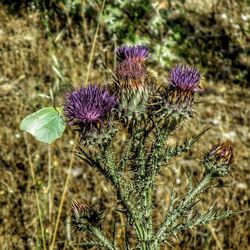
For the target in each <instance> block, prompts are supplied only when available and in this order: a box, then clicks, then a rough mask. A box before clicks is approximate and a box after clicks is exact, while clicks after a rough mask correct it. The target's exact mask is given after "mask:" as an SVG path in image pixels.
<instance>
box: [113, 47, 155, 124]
mask: <svg viewBox="0 0 250 250" xmlns="http://www.w3.org/2000/svg"><path fill="white" fill-rule="evenodd" d="M148 54H149V51H148V49H147V48H146V47H144V46H141V45H137V46H126V45H124V46H121V47H120V48H118V49H117V56H118V59H119V62H118V64H117V67H116V71H115V74H114V81H115V85H116V93H117V95H118V96H119V101H120V102H119V107H120V111H121V116H122V117H124V115H125V116H126V119H128V120H130V119H131V117H133V116H136V117H138V115H139V114H142V113H144V112H145V109H146V103H147V100H148V96H149V88H150V87H151V86H150V77H149V74H148V71H147V69H146V66H145V64H144V61H145V60H146V59H147V58H148Z"/></svg>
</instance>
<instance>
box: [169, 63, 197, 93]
mask: <svg viewBox="0 0 250 250" xmlns="http://www.w3.org/2000/svg"><path fill="white" fill-rule="evenodd" d="M200 79H201V75H200V73H199V71H198V70H197V69H195V68H192V67H189V66H186V65H177V66H176V67H175V68H173V69H171V70H170V77H169V78H168V80H169V83H170V85H171V86H172V87H173V88H176V89H178V90H180V91H191V92H196V91H198V90H201V88H200V87H199V86H198V85H199V82H200Z"/></svg>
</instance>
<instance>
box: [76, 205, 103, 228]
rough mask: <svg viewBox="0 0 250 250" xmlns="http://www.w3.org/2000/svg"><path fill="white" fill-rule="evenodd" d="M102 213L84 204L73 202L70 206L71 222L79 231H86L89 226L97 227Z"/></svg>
mask: <svg viewBox="0 0 250 250" xmlns="http://www.w3.org/2000/svg"><path fill="white" fill-rule="evenodd" d="M101 215H102V213H101V212H99V211H97V210H95V209H94V208H91V207H89V206H88V205H86V203H84V202H79V201H73V202H72V205H71V222H72V225H73V226H74V227H75V228H76V229H77V230H79V231H84V230H88V228H89V227H90V226H95V227H99V226H100V223H101V220H102V218H101Z"/></svg>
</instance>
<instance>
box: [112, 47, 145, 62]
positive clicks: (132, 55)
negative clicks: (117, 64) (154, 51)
mask: <svg viewBox="0 0 250 250" xmlns="http://www.w3.org/2000/svg"><path fill="white" fill-rule="evenodd" d="M116 53H117V56H118V58H119V60H120V61H123V60H126V59H130V60H133V61H137V62H140V63H142V62H144V61H145V60H146V59H147V58H148V54H149V50H148V49H147V48H146V47H145V46H143V45H135V46H128V45H123V46H121V47H119V48H118V49H117V51H116Z"/></svg>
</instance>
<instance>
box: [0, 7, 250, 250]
mask: <svg viewBox="0 0 250 250" xmlns="http://www.w3.org/2000/svg"><path fill="white" fill-rule="evenodd" d="M62 38H63V37H61V38H60V36H59V35H58V34H57V35H56V36H54V37H51V38H49V39H45V38H44V34H43V33H42V32H41V23H40V22H39V18H38V16H37V14H34V13H33V14H27V16H26V17H25V18H17V17H13V16H10V15H8V14H7V13H6V12H5V11H4V9H3V8H2V7H0V110H1V111H0V117H1V119H0V126H1V133H0V141H1V151H0V175H1V180H0V205H1V213H0V223H1V227H0V246H1V249H35V248H36V246H38V239H37V235H40V232H39V230H40V229H39V221H38V216H37V208H36V203H35V192H34V189H35V188H36V189H37V190H38V192H39V196H40V200H41V203H42V211H43V214H44V217H45V228H46V232H48V228H49V224H48V221H46V218H47V217H48V216H47V212H48V209H47V208H48V205H47V199H46V194H47V191H48V190H47V189H46V185H47V171H48V167H47V160H48V159H47V146H46V145H44V144H41V143H38V142H35V141H34V140H33V138H31V137H30V136H27V138H28V140H27V141H28V144H29V146H30V151H31V158H32V162H33V165H34V167H35V172H36V179H37V185H36V186H34V185H33V184H32V178H31V174H30V169H29V164H28V155H27V144H26V143H25V140H24V136H23V134H22V133H21V132H20V131H19V129H18V126H19V123H20V121H21V119H22V118H23V117H24V116H25V115H27V114H29V113H30V112H33V111H34V110H36V109H37V108H40V107H44V106H47V105H51V103H50V100H49V99H47V98H45V97H43V96H41V95H40V94H46V95H48V92H49V88H50V87H51V86H53V84H54V82H55V81H56V79H57V77H56V75H55V73H54V72H53V70H52V69H51V64H52V63H53V60H52V57H53V55H54V56H56V57H57V59H58V60H59V62H60V63H61V67H62V69H63V74H64V76H65V78H68V79H69V81H63V82H61V85H60V91H59V93H58V98H57V103H58V104H62V98H63V93H64V91H65V90H69V89H70V88H71V85H73V86H74V87H76V86H79V85H80V84H82V83H83V81H84V78H85V74H86V69H87V62H88V53H89V49H88V50H86V48H85V47H84V46H83V43H82V42H81V36H80V35H79V34H78V33H75V34H73V37H72V39H70V40H64V39H62ZM92 38H93V37H92ZM104 54H105V55H107V54H108V55H109V56H110V57H112V53H111V49H110V48H108V51H107V52H105V53H104V52H103V48H102V47H101V44H98V43H97V48H96V53H95V61H94V65H95V69H93V70H92V71H91V72H90V73H91V74H90V79H91V80H92V81H93V80H99V79H106V77H107V73H108V72H110V69H111V68H112V65H105V63H104V65H105V66H102V64H101V63H99V62H105V61H106V60H105V58H104ZM109 76H110V75H109ZM102 81H103V80H102ZM69 82H70V83H71V84H69ZM204 87H205V88H206V89H207V91H206V93H205V94H204V96H202V98H201V97H200V99H202V103H200V104H199V105H198V107H197V113H198V115H197V117H196V121H197V122H195V121H194V122H192V123H188V124H186V126H185V127H184V128H182V129H180V131H179V133H178V141H179V140H180V141H181V140H184V139H185V137H186V136H187V135H191V134H193V133H197V131H198V130H199V131H200V130H202V129H203V128H205V127H207V126H210V125H213V128H212V129H210V130H209V131H208V133H207V134H206V135H205V136H204V137H203V138H202V139H201V140H200V142H199V143H198V144H196V145H195V146H194V148H193V150H192V151H191V153H189V154H186V155H185V156H184V157H182V158H180V159H178V161H176V162H174V163H173V164H172V165H170V166H169V167H168V168H166V169H164V170H162V172H161V176H160V177H159V178H158V184H159V185H158V187H159V188H158V189H157V192H156V194H157V196H156V198H157V202H158V203H159V204H161V205H160V206H159V209H162V210H163V211H165V210H166V207H167V204H168V201H169V193H170V191H171V188H172V187H176V189H178V192H179V193H183V192H184V191H185V190H186V187H187V181H186V176H185V171H186V170H189V171H192V172H193V174H194V176H195V177H197V178H198V177H199V176H200V175H201V172H202V170H201V167H200V165H199V164H198V163H199V162H198V161H197V159H199V158H201V157H202V154H203V152H205V151H207V150H208V148H209V147H210V146H211V144H212V143H214V142H216V141H217V139H218V138H225V137H229V138H230V139H231V140H232V141H233V144H234V146H235V155H236V157H235V158H236V164H235V169H234V170H233V176H232V177H231V178H228V179H227V180H220V184H225V185H227V186H228V187H227V188H222V189H218V190H215V191H214V192H208V193H207V196H206V197H203V200H204V202H203V203H202V204H205V205H204V207H207V206H209V205H212V204H213V203H214V201H215V200H216V201H217V203H216V206H218V207H230V208H232V209H234V210H239V211H241V210H245V209H248V208H249V198H250V191H249V183H250V169H249V146H250V131H249V124H250V91H249V89H243V88H240V87H238V86H229V85H223V84H222V83H207V82H205V83H204ZM73 138H74V136H73V135H72V134H71V132H70V131H69V130H67V131H66V133H65V135H64V136H63V138H62V139H61V140H58V141H56V142H55V143H54V144H53V145H52V183H53V190H52V195H53V197H54V210H53V220H55V217H56V212H57V208H58V206H59V201H60V195H61V192H62V189H63V184H64V181H65V179H66V175H67V167H68V164H69V159H70V152H68V151H65V147H66V148H67V149H69V150H70V149H71V147H72V140H73ZM173 141H174V138H173ZM112 193H113V192H112V190H110V188H109V186H107V183H106V182H105V180H104V179H103V178H102V177H100V176H98V175H97V174H96V173H95V172H94V171H92V170H91V169H89V168H87V166H85V165H84V164H83V163H82V162H80V161H78V160H77V159H76V161H75V163H74V166H73V171H72V180H71V183H70V187H69V190H68V193H67V202H68V203H70V201H71V199H72V198H74V199H82V198H84V199H86V200H87V201H89V202H91V203H93V204H96V205H97V206H100V207H101V208H104V207H105V208H106V209H105V217H106V219H105V221H104V223H105V224H104V225H107V226H109V224H110V223H111V222H113V220H114V219H113V218H114V216H115V215H116V213H115V211H114V204H115V199H114V197H113V195H112ZM202 209H203V207H201V210H202ZM162 210H160V211H162ZM161 214H162V213H157V216H156V220H158V219H159V217H160V215H161ZM66 218H67V204H65V210H64V212H63V215H62V218H61V224H60V228H59V234H58V242H57V249H71V248H72V249H73V247H72V246H70V244H69V243H67V244H64V243H65V242H66V240H67V239H72V240H73V239H74V240H76V241H78V240H79V239H80V238H82V237H81V236H80V235H78V234H72V233H71V230H70V229H67V223H66ZM248 218H249V212H248V213H241V214H238V215H236V216H234V217H232V218H230V219H227V220H225V221H223V222H220V223H214V224H212V225H211V226H208V227H202V228H197V229H194V230H192V231H191V230H190V231H186V232H184V233H183V234H181V235H178V237H176V238H173V239H172V240H171V241H170V242H169V243H170V244H171V245H172V246H173V248H174V249H241V250H243V249H248V246H249V239H248V238H249V226H250V225H249V220H248ZM121 221H122V218H121V217H119V216H118V222H120V225H121ZM158 221H159V220H158ZM122 232H123V230H122V227H121V226H120V227H119V230H118V235H120V237H121V241H122V237H123V234H122ZM39 240H40V239H39ZM78 242H79V241H78ZM38 249H40V248H39V247H38ZM76 249H78V248H76ZM165 249H171V247H170V246H169V245H166V247H165Z"/></svg>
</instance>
